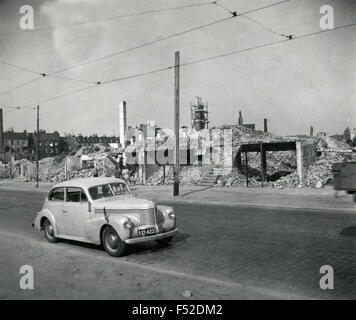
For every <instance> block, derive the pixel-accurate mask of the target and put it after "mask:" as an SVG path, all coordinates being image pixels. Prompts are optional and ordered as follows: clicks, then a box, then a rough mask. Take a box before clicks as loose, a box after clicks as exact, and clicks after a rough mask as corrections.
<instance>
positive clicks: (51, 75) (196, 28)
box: [0, 0, 291, 95]
mask: <svg viewBox="0 0 356 320" xmlns="http://www.w3.org/2000/svg"><path fill="white" fill-rule="evenodd" d="M289 1H291V0H284V1H280V2H276V3H273V4H271V5H268V6H264V7H260V8H256V9H253V10H250V11H245V12H242V13H239V14H238V15H236V12H232V11H230V10H229V9H227V8H225V7H223V6H221V5H220V4H218V3H217V1H214V2H211V3H205V4H215V5H219V6H220V7H223V8H224V9H225V10H227V11H228V12H229V13H230V14H231V15H232V16H231V17H228V18H224V19H220V20H216V21H213V22H210V23H208V24H205V25H201V26H198V27H194V28H192V29H188V30H185V31H182V32H179V33H175V34H172V35H170V36H166V37H164V38H160V39H156V40H153V41H149V42H146V43H143V44H140V45H137V46H134V47H131V48H128V49H124V50H120V51H116V52H113V53H111V54H109V55H106V56H102V57H98V58H95V59H92V60H88V61H85V62H82V63H76V64H72V65H69V66H67V67H64V68H62V69H60V70H57V71H54V72H52V73H48V74H46V73H38V72H35V71H34V72H35V73H36V74H40V75H42V76H43V77H46V76H49V77H54V75H56V74H58V73H61V72H64V71H68V70H71V69H74V68H77V67H80V66H84V65H88V64H91V63H94V62H97V61H100V60H104V59H107V58H110V57H113V56H116V55H119V54H122V53H126V52H129V51H132V50H136V49H139V48H142V47H146V46H149V45H152V44H155V43H158V42H161V41H164V40H168V39H171V38H175V37H178V36H181V35H183V34H187V33H189V32H193V31H196V30H199V29H202V28H206V27H209V26H212V25H215V24H217V23H221V22H224V21H227V20H229V19H232V18H234V17H236V16H243V15H246V14H248V13H251V12H256V11H259V10H264V9H267V8H270V7H273V6H276V5H279V4H282V3H285V2H289ZM200 5H203V4H200ZM192 6H195V5H191V6H190V7H192ZM185 7H189V6H185ZM180 8H183V7H180ZM161 10H163V9H161ZM283 36H285V35H283ZM285 37H286V36H285ZM288 37H290V36H288ZM8 65H10V64H8ZM56 77H57V78H60V77H58V76H56ZM61 78H62V79H66V80H72V81H78V82H83V83H92V82H90V81H86V80H80V79H73V78H69V77H61ZM39 79H41V77H39V78H36V79H33V80H31V81H28V82H26V83H23V84H20V85H19V86H16V87H13V88H11V89H8V90H5V91H3V92H0V95H3V94H6V93H8V92H11V91H13V90H16V89H18V88H21V87H24V86H26V85H28V84H30V83H32V82H35V81H38V80H39ZM94 83H97V84H98V83H100V81H97V82H94Z"/></svg>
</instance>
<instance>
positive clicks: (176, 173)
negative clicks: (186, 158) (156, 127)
mask: <svg viewBox="0 0 356 320" xmlns="http://www.w3.org/2000/svg"><path fill="white" fill-rule="evenodd" d="M174 133H175V136H176V145H175V163H174V170H173V175H174V184H173V196H179V51H176V53H175V66H174Z"/></svg>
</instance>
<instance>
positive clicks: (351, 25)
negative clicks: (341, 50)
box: [10, 22, 356, 112]
mask: <svg viewBox="0 0 356 320" xmlns="http://www.w3.org/2000/svg"><path fill="white" fill-rule="evenodd" d="M354 26H356V22H355V23H350V24H347V25H343V26H338V27H334V29H327V30H319V31H315V32H311V33H306V34H302V35H299V36H293V37H291V38H290V39H283V40H278V41H274V42H269V43H265V44H261V45H256V46H253V47H248V48H244V49H240V50H235V51H230V52H227V53H224V54H220V55H216V56H212V57H207V58H202V59H198V60H194V61H190V62H185V63H182V64H180V66H181V67H185V66H189V65H193V64H197V63H202V62H206V61H210V60H214V59H219V58H223V57H227V56H230V55H236V54H239V53H243V52H247V51H253V50H256V49H261V48H266V47H270V46H274V45H277V44H280V43H285V42H290V41H293V40H299V39H304V38H308V37H312V36H316V35H320V34H323V33H328V32H331V31H335V30H340V29H346V28H350V27H354ZM174 67H175V66H174V65H173V66H169V67H165V68H160V69H155V70H151V71H147V72H143V73H137V74H134V75H130V76H126V77H121V78H115V79H112V80H107V81H104V82H98V83H97V84H96V85H91V86H87V87H83V88H80V89H76V90H72V91H69V92H67V93H64V94H61V95H58V96H55V97H51V98H48V99H45V100H42V101H40V102H36V103H32V104H28V105H26V106H22V107H13V109H18V110H20V109H24V108H30V107H34V106H36V105H39V104H43V103H47V102H50V101H53V100H57V99H59V98H62V97H65V96H68V95H71V94H73V93H77V92H81V91H84V90H88V89H92V88H94V87H99V86H103V85H106V84H110V83H114V82H119V81H123V80H127V79H133V78H139V77H142V76H145V75H149V74H153V73H159V72H163V71H167V70H170V69H173V68H174ZM14 111H16V110H13V111H10V112H14Z"/></svg>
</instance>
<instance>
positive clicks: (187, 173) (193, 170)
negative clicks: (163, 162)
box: [146, 166, 203, 186]
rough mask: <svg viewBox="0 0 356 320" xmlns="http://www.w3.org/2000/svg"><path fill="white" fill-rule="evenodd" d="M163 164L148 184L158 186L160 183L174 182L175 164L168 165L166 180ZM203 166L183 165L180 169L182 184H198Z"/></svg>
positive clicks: (149, 179)
mask: <svg viewBox="0 0 356 320" xmlns="http://www.w3.org/2000/svg"><path fill="white" fill-rule="evenodd" d="M163 170H164V169H163V166H160V167H159V169H158V170H156V171H155V172H154V173H153V174H152V175H151V176H150V177H148V179H147V180H146V185H151V186H156V185H160V184H172V183H173V166H166V169H165V176H166V179H165V181H164V179H163V178H164V174H163ZM202 171H203V168H202V167H199V166H182V167H181V169H180V175H179V181H180V183H182V184H196V183H198V182H199V181H200V179H201V177H202V174H203V173H202Z"/></svg>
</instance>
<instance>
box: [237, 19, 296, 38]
mask: <svg viewBox="0 0 356 320" xmlns="http://www.w3.org/2000/svg"><path fill="white" fill-rule="evenodd" d="M240 17H241V18H244V19H248V20H250V21H252V22H254V23H256V24H258V25H259V26H260V27H262V28H263V29H265V30H267V31H268V32H270V33H273V34H275V35H277V36H281V37H284V38H287V39H289V37H290V35H285V34H283V33H280V32H277V31H275V30H273V29H272V28H270V27H267V26H266V25H265V24H263V23H262V22H260V21H258V20H256V19H254V18H251V17H249V16H246V15H240Z"/></svg>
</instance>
